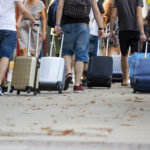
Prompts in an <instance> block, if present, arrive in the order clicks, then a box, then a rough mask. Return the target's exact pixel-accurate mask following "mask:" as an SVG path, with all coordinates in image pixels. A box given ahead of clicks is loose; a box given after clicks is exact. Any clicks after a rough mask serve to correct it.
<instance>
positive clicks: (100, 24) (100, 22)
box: [91, 0, 105, 38]
mask: <svg viewBox="0 0 150 150" xmlns="http://www.w3.org/2000/svg"><path fill="white" fill-rule="evenodd" d="M91 2H92V9H93V13H94V17H95V19H96V22H97V25H98V28H99V30H98V35H99V38H105V34H104V30H103V18H102V15H101V13H100V11H99V8H98V6H97V1H96V0H92V1H91Z"/></svg>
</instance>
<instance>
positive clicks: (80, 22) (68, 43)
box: [55, 0, 105, 92]
mask: <svg viewBox="0 0 150 150" xmlns="http://www.w3.org/2000/svg"><path fill="white" fill-rule="evenodd" d="M91 5H92V8H93V12H94V16H95V19H96V21H97V24H98V28H99V30H98V35H99V38H103V37H104V36H105V34H104V31H103V20H102V17H101V15H100V12H99V9H98V6H97V0H83V1H80V0H61V1H59V4H58V11H57V15H56V26H55V32H57V33H58V34H60V32H61V30H63V32H64V44H63V50H62V56H63V57H64V59H65V61H66V80H65V87H64V90H67V89H68V87H69V83H70V82H71V80H72V73H71V72H72V70H71V62H72V55H73V54H75V64H74V72H75V83H74V87H73V91H74V92H83V91H84V88H83V87H82V86H81V85H80V80H81V76H82V74H83V68H84V63H85V62H88V49H87V48H86V46H87V44H88V43H89V13H90V10H91ZM62 16H63V20H62ZM61 20H62V22H63V24H62V28H61V26H60V24H61Z"/></svg>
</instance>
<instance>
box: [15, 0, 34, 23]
mask: <svg viewBox="0 0 150 150" xmlns="http://www.w3.org/2000/svg"><path fill="white" fill-rule="evenodd" d="M15 3H16V5H17V7H18V8H19V10H20V13H21V14H22V15H23V16H26V17H27V18H29V19H30V20H31V21H32V22H35V19H34V17H33V16H32V15H31V14H30V13H29V12H28V11H27V9H26V8H25V6H24V4H23V2H21V1H16V2H15Z"/></svg>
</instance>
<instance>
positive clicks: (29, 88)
mask: <svg viewBox="0 0 150 150" xmlns="http://www.w3.org/2000/svg"><path fill="white" fill-rule="evenodd" d="M26 90H27V93H28V94H29V93H30V92H31V90H32V88H31V87H29V86H27V87H26Z"/></svg>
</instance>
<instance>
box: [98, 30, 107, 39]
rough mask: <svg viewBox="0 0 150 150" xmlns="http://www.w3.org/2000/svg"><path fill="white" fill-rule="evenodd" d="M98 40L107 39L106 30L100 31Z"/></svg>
mask: <svg viewBox="0 0 150 150" xmlns="http://www.w3.org/2000/svg"><path fill="white" fill-rule="evenodd" d="M98 38H99V39H105V38H106V34H105V32H104V30H98Z"/></svg>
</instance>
